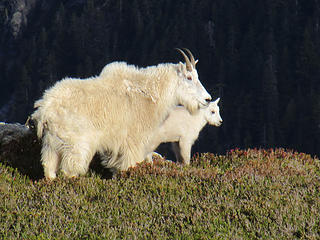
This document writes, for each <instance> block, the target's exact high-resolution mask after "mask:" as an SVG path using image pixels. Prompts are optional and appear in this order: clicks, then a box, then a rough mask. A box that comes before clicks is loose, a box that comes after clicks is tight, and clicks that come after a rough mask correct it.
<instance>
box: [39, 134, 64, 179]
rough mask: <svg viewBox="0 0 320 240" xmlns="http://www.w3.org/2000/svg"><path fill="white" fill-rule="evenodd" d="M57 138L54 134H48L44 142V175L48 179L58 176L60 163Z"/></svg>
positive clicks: (42, 159) (42, 152)
mask: <svg viewBox="0 0 320 240" xmlns="http://www.w3.org/2000/svg"><path fill="white" fill-rule="evenodd" d="M55 140H56V139H55V137H54V136H52V135H50V134H46V135H45V136H44V138H43V142H42V149H41V163H42V166H43V170H44V176H45V177H46V178H48V179H54V178H56V176H57V171H58V170H59V165H60V159H59V154H58V152H57V148H56V145H57V144H56V141H55Z"/></svg>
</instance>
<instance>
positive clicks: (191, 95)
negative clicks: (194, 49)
mask: <svg viewBox="0 0 320 240" xmlns="http://www.w3.org/2000/svg"><path fill="white" fill-rule="evenodd" d="M177 50H178V51H179V52H180V53H181V54H182V55H183V57H184V59H185V64H183V63H182V62H180V63H179V65H178V76H179V85H178V89H177V96H178V101H179V104H182V105H184V106H185V107H186V108H187V109H188V111H189V112H191V113H194V112H196V110H198V109H199V108H204V107H206V106H208V104H209V102H210V100H211V96H210V94H209V93H208V92H207V91H206V89H205V88H204V87H203V86H202V84H201V82H200V80H199V77H198V72H197V70H196V64H197V62H198V60H195V59H194V57H193V55H192V53H191V52H190V50H189V49H184V50H185V51H187V53H188V54H189V57H190V59H189V58H188V56H187V55H186V54H185V53H184V52H183V51H182V50H181V49H179V48H177Z"/></svg>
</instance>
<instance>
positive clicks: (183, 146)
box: [173, 139, 192, 165]
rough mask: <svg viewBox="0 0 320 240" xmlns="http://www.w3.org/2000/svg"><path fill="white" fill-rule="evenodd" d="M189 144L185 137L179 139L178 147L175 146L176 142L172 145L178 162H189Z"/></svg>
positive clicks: (187, 163) (186, 163)
mask: <svg viewBox="0 0 320 240" xmlns="http://www.w3.org/2000/svg"><path fill="white" fill-rule="evenodd" d="M191 146H192V144H191V143H190V142H189V141H187V140H185V139H180V141H179V147H178V146H177V144H176V146H173V147H174V148H173V150H174V152H175V154H176V157H177V160H178V161H179V162H181V163H183V164H185V165H189V164H190V154H191ZM178 150H179V151H178Z"/></svg>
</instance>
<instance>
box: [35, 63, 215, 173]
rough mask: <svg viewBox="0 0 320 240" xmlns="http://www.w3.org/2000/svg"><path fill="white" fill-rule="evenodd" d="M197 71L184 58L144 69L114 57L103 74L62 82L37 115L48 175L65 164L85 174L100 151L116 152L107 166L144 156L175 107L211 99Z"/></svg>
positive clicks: (45, 97)
mask: <svg viewBox="0 0 320 240" xmlns="http://www.w3.org/2000/svg"><path fill="white" fill-rule="evenodd" d="M195 73H196V70H195V69H193V72H188V71H186V67H185V64H182V63H179V64H159V65H157V66H151V67H147V68H140V69H139V68H137V67H135V66H133V65H127V64H126V63H124V62H113V63H110V64H108V65H106V66H105V67H104V69H103V71H102V72H101V74H100V75H99V76H97V77H93V78H89V79H83V80H82V79H72V78H65V79H63V80H61V81H59V82H57V83H56V84H55V85H54V86H53V87H52V88H50V89H48V90H46V91H45V93H44V95H43V97H42V99H40V100H38V101H37V102H36V103H35V105H34V107H35V108H37V110H36V111H35V112H34V113H33V115H32V119H33V120H34V121H35V123H36V125H37V134H38V137H39V138H42V141H43V142H42V144H43V146H42V151H41V154H42V156H41V161H42V164H43V167H44V175H45V177H46V178H49V179H53V178H55V177H56V174H57V171H58V170H59V169H60V170H61V171H62V173H63V174H64V175H65V176H67V177H74V176H78V175H82V174H85V173H86V172H87V170H88V166H89V163H90V162H91V160H92V157H93V155H94V154H95V153H96V152H100V153H103V152H106V151H107V152H110V153H112V156H111V157H110V158H108V159H105V161H104V165H105V166H106V167H114V168H117V169H119V170H126V169H128V168H129V167H133V166H135V165H136V163H139V162H141V161H143V160H144V151H145V146H147V145H148V144H149V138H150V136H151V135H152V132H153V131H154V129H156V128H157V127H158V126H159V125H160V124H161V123H162V122H163V120H164V119H165V118H166V117H167V115H168V113H169V111H170V110H171V109H172V108H173V107H175V106H176V105H179V104H182V105H184V106H185V107H186V108H187V109H188V110H189V111H190V112H192V113H194V112H196V111H197V109H198V108H199V107H203V105H205V103H206V100H208V99H210V98H211V97H210V95H209V94H208V93H207V91H206V90H205V89H204V88H203V86H202V85H201V83H200V82H199V80H198V76H197V73H196V74H195ZM190 74H191V75H192V81H190V80H189V79H187V75H190Z"/></svg>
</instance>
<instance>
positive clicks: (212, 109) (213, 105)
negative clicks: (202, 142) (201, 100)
mask: <svg viewBox="0 0 320 240" xmlns="http://www.w3.org/2000/svg"><path fill="white" fill-rule="evenodd" d="M219 101H220V98H218V99H217V100H215V101H214V102H210V104H209V106H208V108H206V109H204V110H203V111H205V119H206V120H207V122H208V123H209V124H210V125H213V126H216V127H219V126H220V125H221V124H222V118H221V116H220V108H219V106H218V103H219Z"/></svg>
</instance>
